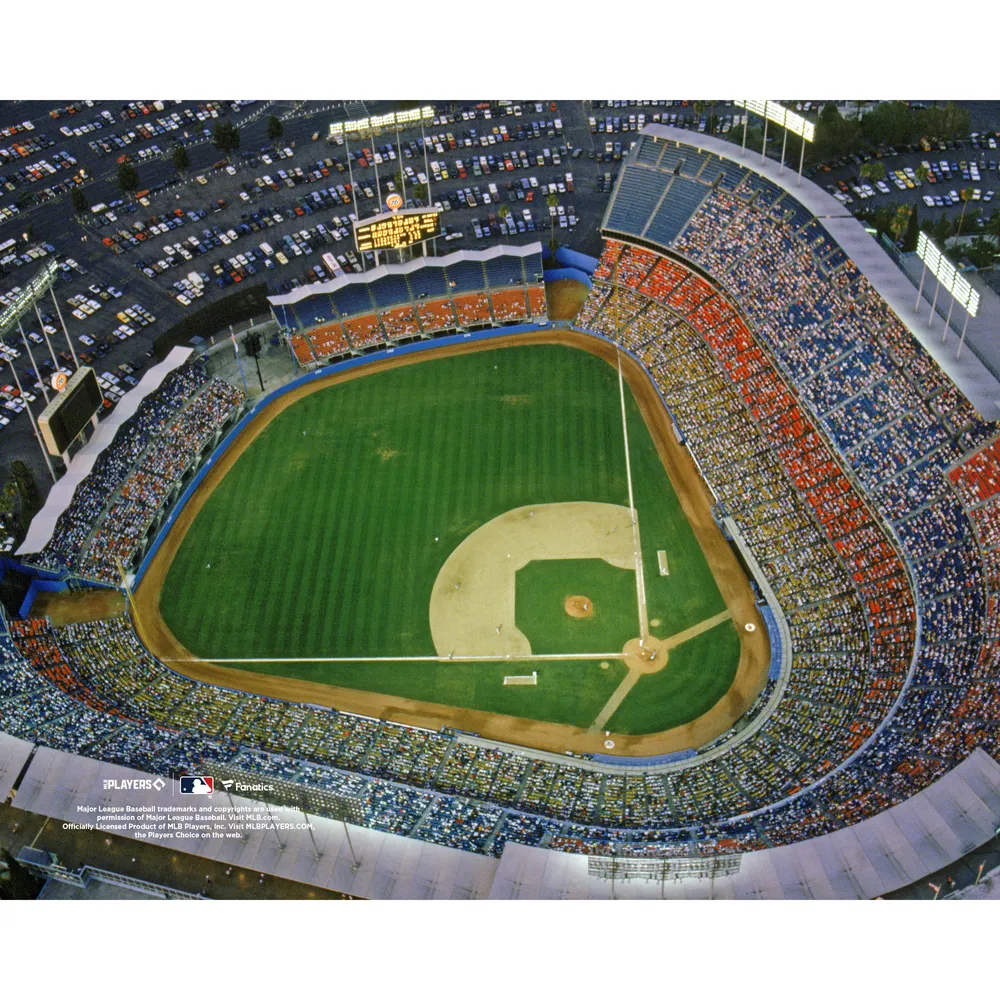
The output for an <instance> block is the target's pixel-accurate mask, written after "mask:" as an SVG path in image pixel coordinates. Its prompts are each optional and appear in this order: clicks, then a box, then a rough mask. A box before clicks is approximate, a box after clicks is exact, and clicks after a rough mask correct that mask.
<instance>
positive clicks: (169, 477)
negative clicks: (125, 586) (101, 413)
mask: <svg viewBox="0 0 1000 1000" xmlns="http://www.w3.org/2000/svg"><path fill="white" fill-rule="evenodd" d="M243 398H244V396H243V393H242V392H241V391H240V390H238V389H236V388H235V387H234V386H231V385H230V384H229V383H228V382H224V381H222V380H221V379H216V378H209V376H208V375H207V374H206V373H205V370H204V367H203V366H202V365H201V364H199V363H196V362H195V363H189V364H185V365H182V366H181V367H179V368H175V369H174V370H173V371H172V372H170V373H169V374H168V375H167V377H166V378H165V379H164V380H163V382H162V383H161V384H160V386H159V388H158V389H157V390H156V391H155V392H154V393H152V394H150V395H148V396H146V397H145V399H143V401H142V402H141V403H140V405H139V408H138V410H137V411H136V413H135V414H134V415H133V416H132V417H131V418H130V419H129V420H128V421H126V422H125V423H124V424H123V425H122V426H121V427H120V428H119V429H118V431H117V433H116V434H115V436H114V438H113V439H112V441H111V443H110V444H109V445H108V446H107V448H105V449H104V451H102V452H101V454H100V455H99V456H98V457H97V460H96V461H95V463H94V467H93V469H92V470H91V472H90V473H89V475H88V476H87V477H86V478H85V479H84V480H83V482H81V483H80V484H79V485H78V486H77V488H76V490H75V492H74V494H73V498H72V500H71V501H70V504H69V506H68V507H67V508H66V510H65V511H63V513H62V514H61V515H60V517H59V520H58V521H57V522H56V526H55V530H54V532H53V534H52V537H51V539H50V540H49V542H48V543H47V544H46V545H45V547H44V548H43V549H42V551H41V552H39V553H38V554H36V555H32V556H30V557H29V558H28V560H27V561H28V562H30V563H33V564H34V565H37V566H40V567H43V568H45V569H52V570H71V571H73V572H75V573H78V574H79V575H81V576H85V577H89V578H91V579H95V580H100V581H102V582H109V583H114V582H118V580H119V579H120V574H119V570H118V563H119V562H121V564H122V565H123V566H124V567H126V568H128V567H129V566H130V564H131V563H132V561H133V559H134V558H135V556H136V554H137V552H138V550H139V549H140V547H141V545H142V542H143V540H144V538H145V536H146V534H147V531H148V530H149V527H150V525H151V524H152V523H153V522H154V520H155V519H156V517H157V515H158V514H159V513H160V512H161V511H162V510H163V507H164V504H165V503H166V502H167V500H168V498H169V497H170V496H171V495H173V494H174V493H176V491H177V489H178V488H179V485H180V482H181V480H182V477H183V475H184V473H185V471H186V470H187V469H188V468H189V467H190V466H191V465H192V463H193V462H194V461H195V460H196V459H197V458H198V456H199V455H200V454H201V453H202V452H203V450H204V449H205V447H206V446H207V444H208V443H209V442H211V441H212V440H213V438H214V437H215V436H216V435H218V434H219V433H220V431H221V428H222V427H223V426H224V425H225V424H226V422H227V421H228V420H230V419H231V418H232V417H233V416H234V415H235V414H236V413H237V412H238V411H239V408H240V407H241V405H242V402H243Z"/></svg>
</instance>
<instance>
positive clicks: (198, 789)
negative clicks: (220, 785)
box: [181, 774, 215, 795]
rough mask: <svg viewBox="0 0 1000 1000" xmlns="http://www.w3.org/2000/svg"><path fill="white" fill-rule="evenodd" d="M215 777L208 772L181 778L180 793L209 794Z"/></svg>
mask: <svg viewBox="0 0 1000 1000" xmlns="http://www.w3.org/2000/svg"><path fill="white" fill-rule="evenodd" d="M214 791H215V778H213V777H212V776H211V775H210V774H193V775H188V776H187V777H184V778H181V795H211V794H212V792H214Z"/></svg>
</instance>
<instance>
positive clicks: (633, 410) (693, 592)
mask: <svg viewBox="0 0 1000 1000" xmlns="http://www.w3.org/2000/svg"><path fill="white" fill-rule="evenodd" d="M625 403H626V413H627V422H628V436H629V453H630V459H631V463H632V492H633V494H634V497H635V509H636V510H637V511H638V512H639V535H640V542H641V545H642V561H643V569H644V578H645V581H646V610H647V613H648V616H649V620H650V621H651V622H652V621H655V620H658V621H659V622H660V624H659V625H658V626H655V627H651V628H650V632H651V633H652V634H653V635H655V636H659V637H660V638H666V637H667V636H671V635H673V634H674V633H676V632H680V631H682V630H683V629H686V628H688V627H689V626H691V625H694V624H695V623H696V622H699V621H703V620H704V619H706V618H711V617H712V615H716V614H718V613H719V612H720V611H724V610H725V607H726V602H725V600H724V599H723V597H722V594H721V593H720V592H719V588H718V586H717V585H716V582H715V578H714V577H713V576H712V570H711V568H710V567H709V565H708V562H707V561H706V559H705V554H704V553H703V552H702V551H701V546H700V545H699V544H698V539H697V538H696V537H695V534H694V532H693V531H692V530H691V525H690V524H688V520H687V518H686V517H685V516H684V511H683V510H682V509H681V502H680V500H679V499H678V497H677V494H676V493H675V492H674V488H673V486H672V485H671V484H670V479H669V477H668V476H667V473H666V470H665V469H664V468H663V463H662V462H661V461H660V456H659V454H658V452H657V450H656V444H655V443H654V442H653V439H652V437H651V436H650V433H649V430H648V429H647V427H646V425H645V423H644V422H643V419H642V415H641V414H640V413H639V408H638V406H637V405H636V403H635V400H634V398H633V397H632V395H631V393H627V394H626V397H625ZM658 549H663V550H665V551H666V553H667V562H668V564H669V566H670V575H669V576H660V570H659V564H658V561H657V558H656V553H657V550H658Z"/></svg>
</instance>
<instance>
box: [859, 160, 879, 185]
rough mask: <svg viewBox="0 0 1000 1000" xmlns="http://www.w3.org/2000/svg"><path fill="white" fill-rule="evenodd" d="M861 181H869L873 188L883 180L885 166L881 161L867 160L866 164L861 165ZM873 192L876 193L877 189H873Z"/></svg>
mask: <svg viewBox="0 0 1000 1000" xmlns="http://www.w3.org/2000/svg"><path fill="white" fill-rule="evenodd" d="M861 179H862V180H863V181H869V182H870V183H871V185H872V187H875V185H877V184H878V182H879V181H882V180H885V164H884V163H883V162H882V161H881V160H869V161H868V162H867V163H862V164H861ZM875 190H876V191H877V190H878V188H877V187H875Z"/></svg>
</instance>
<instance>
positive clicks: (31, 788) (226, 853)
mask: <svg viewBox="0 0 1000 1000" xmlns="http://www.w3.org/2000/svg"><path fill="white" fill-rule="evenodd" d="M18 742H21V741H18ZM2 768H3V745H2V744H0V773H2ZM136 779H146V781H145V783H146V785H147V786H149V785H150V784H151V781H150V779H153V780H155V779H154V776H153V775H152V774H145V773H143V772H142V771H135V770H132V769H130V768H127V767H120V766H118V765H116V764H106V763H103V762H101V761H98V760H92V759H91V758H89V757H81V756H78V755H76V754H70V753H64V752H63V751H61V750H53V749H51V748H49V747H39V748H38V750H37V752H36V753H35V757H34V759H33V760H32V762H31V766H30V767H29V768H28V770H27V772H26V773H25V776H24V778H23V779H22V780H21V785H20V787H19V789H18V792H17V807H18V808H19V809H26V810H28V811H30V812H34V813H38V814H39V815H42V816H50V817H51V818H52V819H58V820H62V821H63V822H68V823H81V824H90V825H93V826H95V827H97V828H98V829H100V828H101V825H102V824H101V821H100V818H99V816H100V814H99V813H98V812H95V811H90V810H100V809H101V808H103V809H105V810H108V809H115V808H120V807H122V806H130V807H132V808H134V809H143V808H146V809H153V810H156V812H155V815H156V816H157V817H158V818H161V819H163V818H167V817H168V815H169V816H170V818H174V819H177V818H181V819H183V814H166V813H164V812H161V810H162V809H163V807H174V808H176V807H183V806H188V805H195V806H198V807H208V808H212V809H213V811H215V808H219V809H223V810H228V809H229V808H230V802H231V803H232V806H233V807H236V808H241V807H245V808H248V809H251V810H253V812H252V813H249V814H248V813H244V816H245V817H248V818H249V817H251V816H255V817H257V818H258V822H257V824H256V825H257V826H259V827H265V828H264V829H259V828H258V829H250V830H248V831H247V832H246V837H245V839H242V838H240V837H232V836H230V837H224V838H213V839H200V838H198V837H195V836H191V835H190V834H186V833H181V832H178V834H177V836H175V837H174V838H173V839H171V840H168V841H164V842H163V844H164V846H169V848H170V849H172V850H176V851H183V852H185V853H186V854H192V855H196V856H198V857H202V858H210V859H212V860H213V861H220V862H222V863H224V864H231V865H236V866H238V867H241V868H249V869H251V870H252V871H256V872H264V873H266V874H268V875H273V876H275V877H277V878H287V879H292V880H293V881H296V882H302V883H304V884H306V885H316V886H320V887H322V888H325V889H333V890H334V891H336V892H344V893H348V894H349V895H352V896H363V897H365V898H367V899H484V898H485V897H486V896H487V895H488V894H489V891H490V884H491V882H492V879H493V874H494V872H495V871H496V867H497V863H498V862H497V859H496V858H488V857H486V856H484V855H482V854H472V853H470V852H469V851H461V850H458V849H456V848H452V847H441V846H440V845H438V844H429V843H426V842H425V841H421V840H411V839H409V838H407V837H400V836H397V835H396V834H391V833H381V832H379V831H378V830H370V829H368V828H367V827H362V826H354V825H351V826H350V841H348V839H347V837H346V836H345V832H344V831H345V827H344V824H343V823H341V822H340V821H339V820H332V819H328V818H326V817H325V816H316V815H314V814H313V813H309V814H308V817H307V818H306V817H305V816H304V814H303V813H302V812H301V811H299V810H296V809H291V808H289V807H287V806H278V805H272V806H270V807H268V806H265V805H263V804H262V803H255V802H254V800H252V799H250V798H248V797H246V796H241V795H238V794H235V793H234V794H233V795H232V796H231V798H230V796H229V794H228V793H226V792H223V791H221V790H219V791H216V792H215V794H214V795H212V796H211V797H207V796H197V797H196V796H191V795H181V794H180V793H179V790H178V789H179V783H178V781H176V780H168V781H167V782H166V784H165V785H163V787H162V788H160V789H157V788H156V787H146V788H142V787H134V786H133V787H132V788H130V789H129V790H127V791H125V790H116V788H115V786H114V785H113V784H112V785H111V786H110V787H109V785H108V783H109V782H112V783H113V782H116V781H117V782H119V783H120V782H122V781H123V780H133V781H134V780H136ZM261 781H262V782H266V781H267V777H266V776H262V777H261ZM119 787H120V784H119ZM118 815H119V818H118V819H117V820H115V819H111V818H110V817H109V818H108V819H106V822H120V821H121V819H120V814H118ZM145 815H149V814H148V813H147V814H145ZM218 818H219V820H220V821H221V822H223V823H225V822H230V821H232V820H233V814H232V813H230V812H223V813H222V814H221V815H219V817H218ZM306 819H307V820H308V822H309V823H311V824H312V826H313V829H312V831H311V832H312V836H310V831H309V830H305V829H282V830H281V832H280V833H278V832H277V831H276V829H275V827H274V825H273V824H275V823H277V824H286V823H287V824H304V823H305V822H306ZM118 832H119V833H121V834H122V835H123V836H129V834H128V833H126V832H124V831H118ZM148 842H149V843H154V844H155V843H156V841H155V839H152V838H151V839H150V840H149V841H148ZM36 846H37V847H39V848H41V849H44V847H45V837H44V835H43V836H42V837H41V838H40V839H39V841H38V843H37V845H36ZM355 859H356V860H357V867H355V865H354V861H355ZM83 860H84V861H86V860H87V859H86V858H84V859H83Z"/></svg>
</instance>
